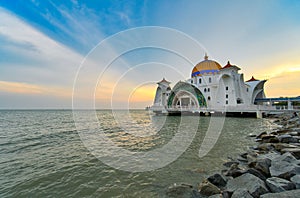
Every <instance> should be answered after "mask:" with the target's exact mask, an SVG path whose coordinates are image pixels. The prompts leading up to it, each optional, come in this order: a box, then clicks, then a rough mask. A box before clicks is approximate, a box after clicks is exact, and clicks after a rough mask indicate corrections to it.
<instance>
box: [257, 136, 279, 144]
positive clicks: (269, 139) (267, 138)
mask: <svg viewBox="0 0 300 198" xmlns="http://www.w3.org/2000/svg"><path fill="white" fill-rule="evenodd" d="M261 142H262V143H278V142H279V139H278V138H277V137H276V136H275V135H272V134H269V135H263V136H262V137H261Z"/></svg>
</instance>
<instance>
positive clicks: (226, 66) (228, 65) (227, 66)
mask: <svg viewBox="0 0 300 198" xmlns="http://www.w3.org/2000/svg"><path fill="white" fill-rule="evenodd" d="M229 67H232V65H231V64H230V62H229V61H228V62H227V65H225V66H224V67H223V68H222V69H225V68H229Z"/></svg>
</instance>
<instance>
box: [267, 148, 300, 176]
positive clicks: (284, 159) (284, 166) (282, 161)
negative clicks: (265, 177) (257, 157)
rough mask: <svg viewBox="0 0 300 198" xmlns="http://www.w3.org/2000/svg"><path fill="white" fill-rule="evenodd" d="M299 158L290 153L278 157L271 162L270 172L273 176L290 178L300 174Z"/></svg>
mask: <svg viewBox="0 0 300 198" xmlns="http://www.w3.org/2000/svg"><path fill="white" fill-rule="evenodd" d="M298 163H299V162H298V160H297V159H296V158H295V157H294V156H293V155H292V154H290V153H285V154H283V155H281V156H279V157H276V158H274V159H273V160H272V162H271V167H270V174H271V176H272V177H281V178H283V179H287V180H289V179H290V178H291V177H293V176H294V175H297V174H300V166H299V165H298Z"/></svg>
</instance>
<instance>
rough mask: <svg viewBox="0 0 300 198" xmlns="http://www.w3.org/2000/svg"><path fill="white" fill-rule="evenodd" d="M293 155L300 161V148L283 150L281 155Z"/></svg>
mask: <svg viewBox="0 0 300 198" xmlns="http://www.w3.org/2000/svg"><path fill="white" fill-rule="evenodd" d="M286 152H289V153H291V154H292V155H293V156H294V157H295V158H296V159H298V160H299V159H300V147H299V148H284V149H282V150H281V153H286Z"/></svg>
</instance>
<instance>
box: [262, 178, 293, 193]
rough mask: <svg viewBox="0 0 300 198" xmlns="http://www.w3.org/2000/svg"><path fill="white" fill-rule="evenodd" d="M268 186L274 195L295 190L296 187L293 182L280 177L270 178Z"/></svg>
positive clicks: (267, 181)
mask: <svg viewBox="0 0 300 198" xmlns="http://www.w3.org/2000/svg"><path fill="white" fill-rule="evenodd" d="M266 184H267V186H268V187H269V189H270V190H271V192H274V193H276V192H282V191H286V190H292V189H295V185H294V184H293V183H292V182H290V181H288V180H285V179H282V178H278V177H270V178H268V179H267V180H266Z"/></svg>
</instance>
